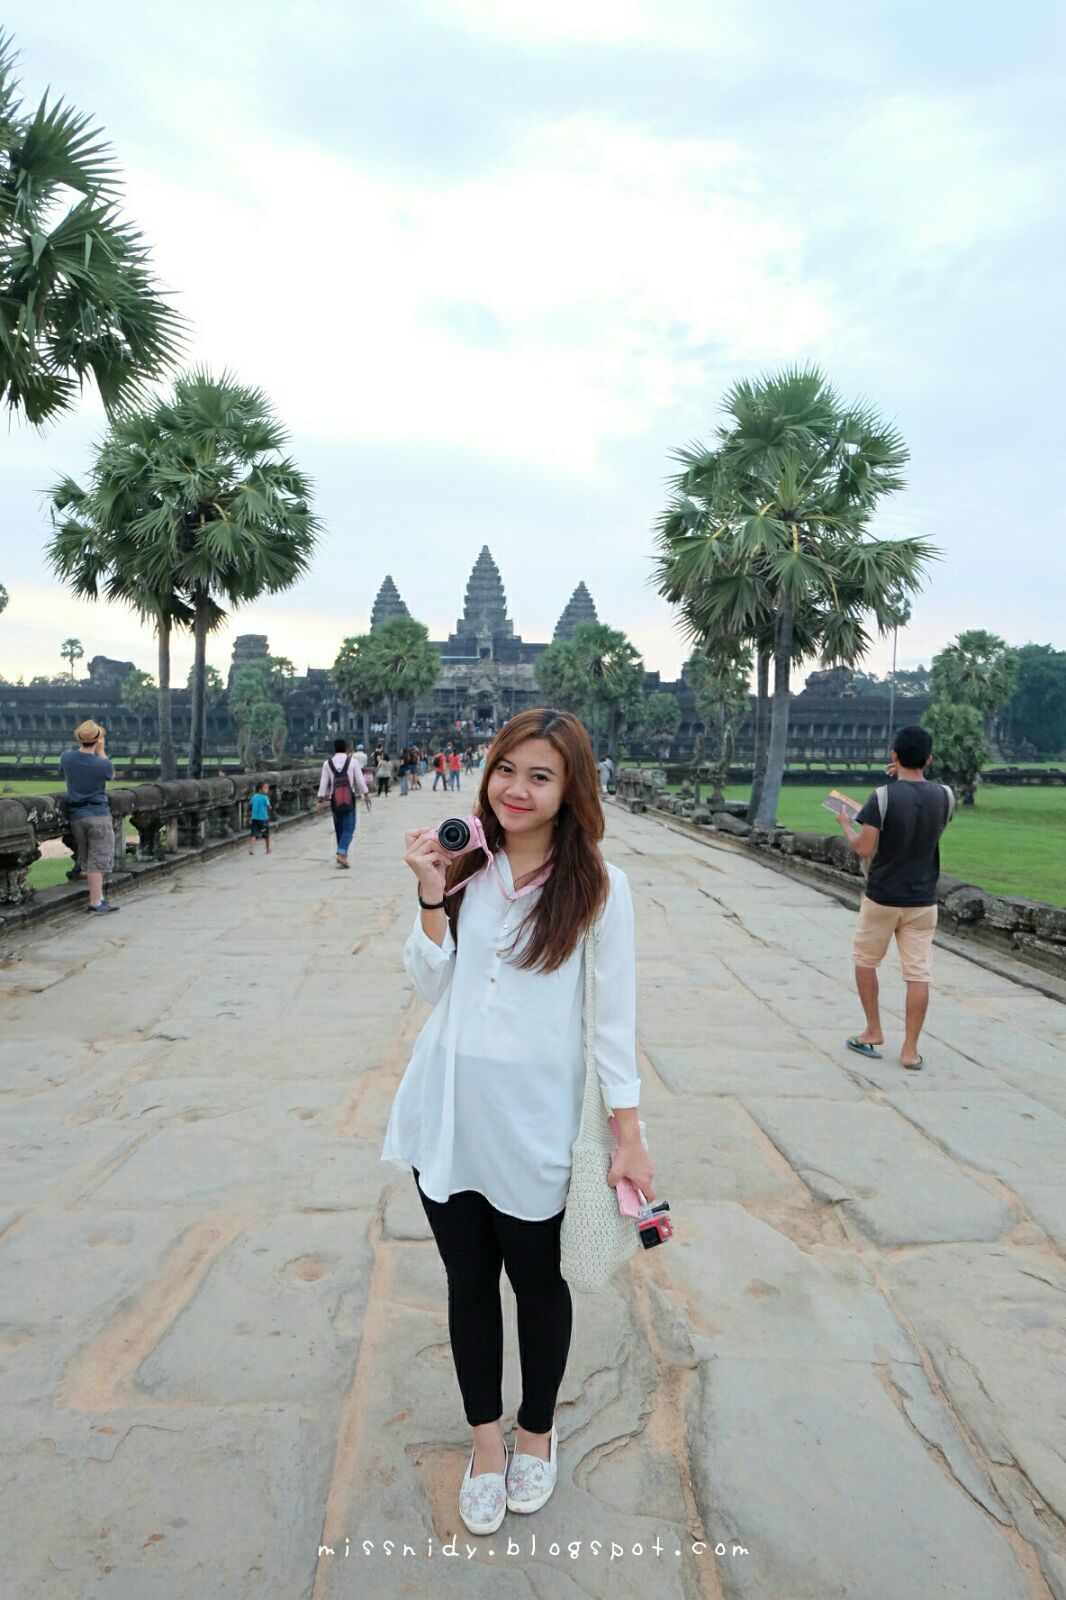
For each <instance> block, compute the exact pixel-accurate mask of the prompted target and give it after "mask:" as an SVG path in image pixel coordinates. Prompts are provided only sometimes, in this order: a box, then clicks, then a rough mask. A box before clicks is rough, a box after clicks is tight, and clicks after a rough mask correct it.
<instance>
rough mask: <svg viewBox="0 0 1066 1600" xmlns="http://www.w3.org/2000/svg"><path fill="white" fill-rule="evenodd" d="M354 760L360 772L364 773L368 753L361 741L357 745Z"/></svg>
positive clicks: (353, 755)
mask: <svg viewBox="0 0 1066 1600" xmlns="http://www.w3.org/2000/svg"><path fill="white" fill-rule="evenodd" d="M352 760H353V761H354V762H355V764H356V766H357V767H358V768H359V771H360V772H362V770H363V768H364V767H365V766H366V751H365V750H364V749H363V744H362V740H360V742H359V743H358V744H357V745H356V747H355V750H354V751H353V753H352Z"/></svg>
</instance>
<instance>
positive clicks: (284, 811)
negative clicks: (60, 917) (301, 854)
mask: <svg viewBox="0 0 1066 1600" xmlns="http://www.w3.org/2000/svg"><path fill="white" fill-rule="evenodd" d="M320 773H321V768H320V767H319V766H314V767H295V768H293V769H291V770H290V771H286V772H251V773H244V774H242V775H240V776H239V777H233V778H201V779H194V778H179V779H177V780H175V781H174V782H172V783H161V782H160V783H142V784H138V785H137V786H136V787H135V788H132V789H117V788H113V789H109V790H108V796H107V798H108V804H109V805H110V807H111V820H112V824H113V826H114V830H115V857H114V876H113V877H112V879H111V882H112V883H114V882H115V881H116V880H117V879H121V878H123V877H124V878H126V879H133V878H135V877H137V876H141V875H143V874H144V873H145V872H150V871H152V870H153V869H158V868H159V867H160V866H163V865H165V864H167V863H168V862H171V863H172V862H174V861H176V860H178V859H180V858H181V857H183V856H188V855H189V854H192V853H199V854H201V855H202V854H204V853H205V852H209V851H210V850H212V849H214V848H218V847H223V846H225V845H226V844H232V843H233V842H235V841H236V840H237V839H238V838H242V837H244V836H245V835H246V834H247V832H248V828H249V823H250V815H251V797H252V792H253V790H254V789H255V788H256V787H257V785H258V784H260V783H264V782H266V783H269V784H270V799H271V804H272V810H271V826H272V827H273V826H274V825H277V824H280V825H284V824H285V823H286V822H287V821H290V820H294V819H296V818H298V817H302V816H307V815H309V814H310V813H311V812H312V811H313V809H314V805H315V799H316V796H317V793H318V782H319V776H320ZM127 822H128V823H130V824H131V825H132V826H133V828H134V829H135V830H136V839H132V838H130V837H128V834H127V827H126V825H127ZM46 839H61V840H62V841H63V843H64V844H66V845H67V846H68V848H69V849H71V850H72V851H73V849H74V836H73V833H72V832H71V827H70V819H69V816H68V812H67V798H66V791H65V789H60V790H59V792H58V793H49V794H36V795H5V796H3V797H0V925H3V926H6V925H8V924H14V923H17V922H20V921H25V920H28V919H27V917H26V915H25V912H26V911H28V910H29V909H30V908H31V907H32V908H33V909H34V911H36V910H38V909H43V907H41V906H40V903H41V902H45V901H46V902H47V906H48V907H49V908H51V907H52V906H61V905H63V904H65V903H67V902H69V901H70V900H72V899H76V898H77V897H78V896H79V895H80V894H81V893H84V890H83V889H82V887H81V884H80V882H79V880H80V878H81V874H80V873H79V871H78V868H77V865H76V863H72V866H71V871H70V872H69V873H68V879H69V882H68V884H67V885H66V886H65V887H62V886H60V887H58V888H56V889H45V890H35V889H34V888H33V887H32V885H31V884H30V883H29V882H28V874H29V870H30V867H31V866H32V865H33V863H34V862H35V861H37V860H38V859H39V858H40V856H41V844H42V843H43V842H44V841H45V840H46ZM19 913H22V914H21V915H20V914H19Z"/></svg>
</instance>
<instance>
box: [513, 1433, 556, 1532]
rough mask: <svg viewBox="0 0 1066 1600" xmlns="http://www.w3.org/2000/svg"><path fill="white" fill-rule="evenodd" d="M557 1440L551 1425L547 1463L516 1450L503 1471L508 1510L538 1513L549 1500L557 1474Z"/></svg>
mask: <svg viewBox="0 0 1066 1600" xmlns="http://www.w3.org/2000/svg"><path fill="white" fill-rule="evenodd" d="M558 1446H559V1440H558V1436H557V1435H556V1432H555V1423H554V1422H553V1423H552V1442H551V1453H550V1455H549V1458H548V1460H547V1461H542V1460H541V1459H540V1457H539V1456H527V1455H525V1454H523V1453H519V1452H518V1451H517V1449H516V1451H515V1453H514V1454H513V1455H512V1456H511V1465H510V1467H509V1468H508V1471H507V1509H508V1511H525V1512H528V1511H539V1510H540V1508H541V1506H543V1505H546V1504H547V1502H548V1501H549V1500H550V1499H551V1496H552V1490H553V1489H554V1488H555V1480H556V1477H557V1475H558V1463H557V1460H556V1457H557V1452H558Z"/></svg>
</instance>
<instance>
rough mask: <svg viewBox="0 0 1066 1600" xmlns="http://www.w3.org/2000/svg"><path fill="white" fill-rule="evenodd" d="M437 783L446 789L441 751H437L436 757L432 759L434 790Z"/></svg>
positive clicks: (445, 776) (446, 779)
mask: <svg viewBox="0 0 1066 1600" xmlns="http://www.w3.org/2000/svg"><path fill="white" fill-rule="evenodd" d="M438 783H441V784H443V785H444V787H445V788H447V787H448V774H447V772H446V771H445V756H444V751H443V750H438V751H437V753H436V755H435V756H434V757H433V787H434V789H436V787H437V784H438Z"/></svg>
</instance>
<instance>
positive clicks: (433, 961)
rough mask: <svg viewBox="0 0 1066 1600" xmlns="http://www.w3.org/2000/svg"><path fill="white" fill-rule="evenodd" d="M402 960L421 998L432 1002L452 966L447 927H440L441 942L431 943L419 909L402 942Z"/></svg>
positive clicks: (448, 979)
mask: <svg viewBox="0 0 1066 1600" xmlns="http://www.w3.org/2000/svg"><path fill="white" fill-rule="evenodd" d="M403 964H404V968H405V969H406V972H407V976H408V977H409V978H410V980H411V982H412V983H413V984H414V986H415V988H416V989H417V990H418V992H419V994H420V995H421V996H422V999H423V1000H426V1001H428V1002H429V1004H430V1005H431V1006H435V1005H436V1004H437V1001H438V1000H439V999H440V998H441V996H442V995H443V993H444V991H445V990H446V989H447V987H448V985H449V983H451V981H452V972H453V971H454V970H455V940H454V939H453V938H452V930H451V928H446V929H445V930H444V943H443V944H434V943H433V940H432V939H431V938H430V937H429V935H428V933H427V932H426V930H425V929H424V928H423V926H422V917H421V913H419V914H417V915H416V916H415V925H414V927H413V928H412V929H411V934H410V937H409V939H408V940H407V943H406V944H405V945H404V949H403Z"/></svg>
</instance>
